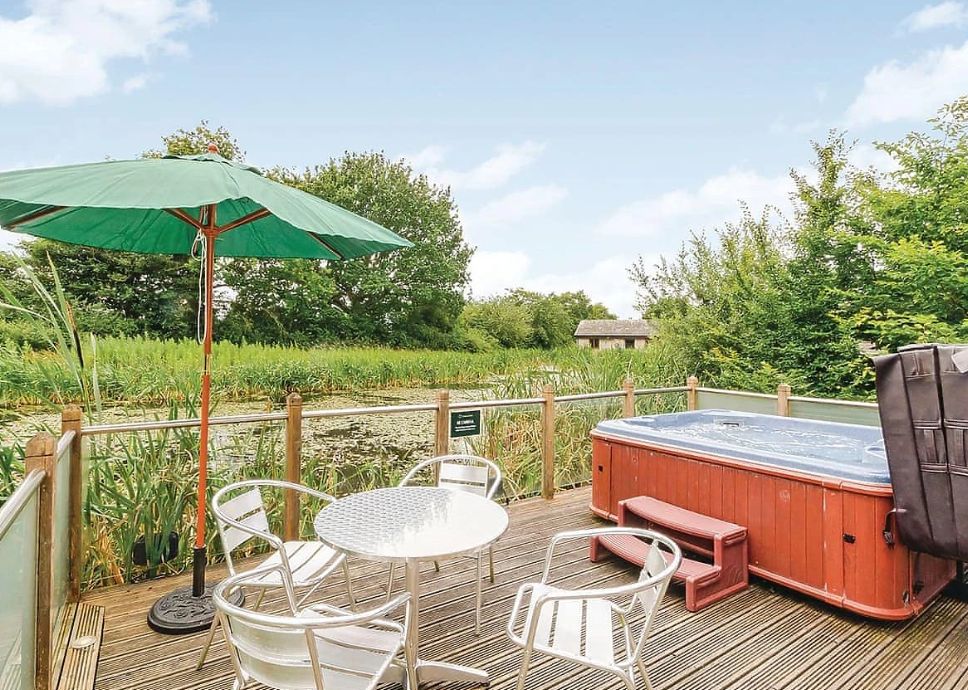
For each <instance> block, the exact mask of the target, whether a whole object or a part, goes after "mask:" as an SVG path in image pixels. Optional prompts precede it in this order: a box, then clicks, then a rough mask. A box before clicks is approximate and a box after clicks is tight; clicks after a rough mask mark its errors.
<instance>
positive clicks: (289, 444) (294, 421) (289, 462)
mask: <svg viewBox="0 0 968 690" xmlns="http://www.w3.org/2000/svg"><path fill="white" fill-rule="evenodd" d="M302 408H303V400H302V396H300V395H299V393H290V394H289V395H287V396H286V481H287V482H292V483H294V484H301V483H302ZM283 534H284V535H285V538H286V541H298V539H299V494H298V493H297V492H296V491H293V490H292V489H286V503H285V513H284V516H283Z"/></svg>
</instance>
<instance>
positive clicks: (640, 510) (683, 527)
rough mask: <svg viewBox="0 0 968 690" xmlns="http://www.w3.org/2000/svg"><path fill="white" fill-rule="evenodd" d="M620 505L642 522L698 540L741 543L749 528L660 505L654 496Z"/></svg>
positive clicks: (678, 508) (673, 506)
mask: <svg viewBox="0 0 968 690" xmlns="http://www.w3.org/2000/svg"><path fill="white" fill-rule="evenodd" d="M619 505H622V506H625V509H626V510H628V511H629V512H630V513H632V514H633V515H637V516H638V517H640V518H642V519H643V520H647V521H649V522H651V523H654V524H657V525H662V526H664V527H668V528H669V529H673V530H676V531H678V532H682V533H683V534H690V535H692V536H695V537H703V538H706V539H714V538H716V537H720V538H722V539H738V538H745V537H746V528H745V527H743V526H742V525H735V524H733V523H732V522H726V521H725V520H719V519H717V518H714V517H710V516H709V515H703V514H702V513H695V512H693V511H691V510H686V509H685V508H680V507H679V506H676V505H673V504H671V503H666V502H665V501H660V500H658V499H657V498H652V497H651V496H637V497H635V498H627V499H625V500H624V501H621V502H620V503H619Z"/></svg>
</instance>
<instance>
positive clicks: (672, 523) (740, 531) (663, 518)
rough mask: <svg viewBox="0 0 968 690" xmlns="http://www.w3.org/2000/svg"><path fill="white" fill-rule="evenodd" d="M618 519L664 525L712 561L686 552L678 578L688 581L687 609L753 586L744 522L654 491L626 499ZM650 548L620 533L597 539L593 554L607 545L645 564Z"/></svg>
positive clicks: (621, 522)
mask: <svg viewBox="0 0 968 690" xmlns="http://www.w3.org/2000/svg"><path fill="white" fill-rule="evenodd" d="M618 524H619V525H622V526H627V527H648V528H650V529H656V530H659V531H661V532H663V533H666V534H668V535H669V536H670V537H672V538H673V539H674V540H675V541H676V542H677V543H678V544H679V546H680V547H681V548H682V549H683V550H684V551H687V552H689V553H692V554H699V555H700V556H704V557H706V558H709V559H711V560H712V563H705V562H703V561H700V560H695V559H693V558H686V557H683V559H682V564H681V565H680V566H679V569H678V570H677V571H676V574H675V579H676V580H679V581H681V582H684V583H685V585H686V608H687V609H689V610H690V611H698V610H699V609H701V608H703V607H705V606H708V605H709V604H712V603H714V602H716V601H719V600H720V599H724V598H725V597H728V596H729V595H731V594H734V593H735V592H738V591H741V590H743V589H746V587H747V586H749V569H748V563H747V558H748V557H747V544H746V528H745V527H743V526H741V525H734V524H733V523H731V522H726V521H724V520H719V519H717V518H714V517H712V516H709V515H702V514H701V513H695V512H693V511H691V510H686V509H685V508H681V507H679V506H676V505H673V504H671V503H666V502H664V501H660V500H658V499H655V498H652V497H651V496H638V497H636V498H629V499H626V500H624V501H620V502H619V504H618ZM650 548H651V547H650V546H649V544H648V543H646V542H645V541H643V540H641V539H639V538H637V537H634V536H631V535H619V534H616V535H611V536H602V537H596V538H594V539H592V543H591V548H590V552H589V556H590V558H591V559H592V560H593V561H596V560H598V559H599V558H600V557H601V554H602V550H603V549H605V550H608V551H611V552H612V553H614V554H615V555H617V556H619V557H621V558H623V559H625V560H627V561H629V562H630V563H635V564H636V565H638V566H642V564H643V563H644V562H645V557H646V556H647V555H648V553H649V549H650ZM663 557H666V554H664V553H663ZM667 560H668V559H667Z"/></svg>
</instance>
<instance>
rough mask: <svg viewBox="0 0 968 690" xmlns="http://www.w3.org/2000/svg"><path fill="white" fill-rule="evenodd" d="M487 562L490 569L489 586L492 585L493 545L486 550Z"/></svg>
mask: <svg viewBox="0 0 968 690" xmlns="http://www.w3.org/2000/svg"><path fill="white" fill-rule="evenodd" d="M487 560H488V563H489V565H490V568H491V584H492V585H493V584H494V544H491V546H490V547H488V549H487Z"/></svg>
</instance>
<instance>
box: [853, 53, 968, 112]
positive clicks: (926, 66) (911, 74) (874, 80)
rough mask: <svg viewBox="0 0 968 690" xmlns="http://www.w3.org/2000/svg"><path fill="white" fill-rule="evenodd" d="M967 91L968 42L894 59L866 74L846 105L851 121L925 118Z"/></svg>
mask: <svg viewBox="0 0 968 690" xmlns="http://www.w3.org/2000/svg"><path fill="white" fill-rule="evenodd" d="M965 92H968V42H965V43H964V44H962V45H961V46H959V47H952V46H946V47H944V48H942V49H940V50H931V51H928V52H927V53H924V54H922V55H921V56H920V57H918V58H917V59H916V60H914V61H913V62H911V63H909V64H902V63H901V62H899V61H897V60H891V61H890V62H886V63H884V64H883V65H879V66H877V67H875V68H874V69H872V70H871V71H870V72H868V73H867V76H865V77H864V86H863V88H862V89H861V92H860V94H858V96H857V97H856V98H855V99H854V102H853V103H851V104H850V107H849V108H848V109H847V124H848V125H866V124H871V123H877V122H895V121H897V120H923V119H926V118H928V117H931V116H932V115H934V113H935V112H936V111H937V109H938V108H939V107H940V106H942V105H943V104H945V103H946V102H948V101H952V100H954V99H955V98H957V97H959V96H961V95H963V94H964V93H965Z"/></svg>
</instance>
